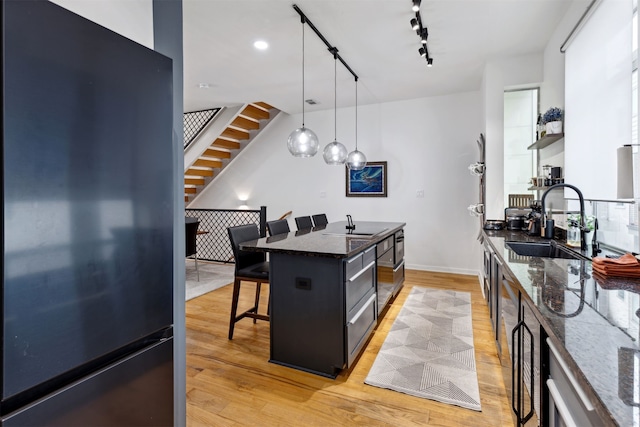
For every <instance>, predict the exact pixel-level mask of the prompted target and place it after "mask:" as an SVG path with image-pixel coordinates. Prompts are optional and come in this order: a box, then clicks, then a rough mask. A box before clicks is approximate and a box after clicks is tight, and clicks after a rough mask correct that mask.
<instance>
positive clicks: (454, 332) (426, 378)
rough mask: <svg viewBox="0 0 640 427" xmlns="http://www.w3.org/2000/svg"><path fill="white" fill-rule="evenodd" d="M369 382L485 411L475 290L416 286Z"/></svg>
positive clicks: (373, 367) (374, 366)
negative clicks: (474, 324)
mask: <svg viewBox="0 0 640 427" xmlns="http://www.w3.org/2000/svg"><path fill="white" fill-rule="evenodd" d="M365 383H366V384H369V385H373V386H376V387H382V388H387V389H390V390H395V391H400V392H402V393H406V394H410V395H413V396H418V397H424V398H427V399H433V400H437V401H438V402H444V403H450V404H454V405H458V406H461V407H463V408H469V409H473V410H475V411H480V410H481V408H480V392H479V390H478V377H477V375H476V361H475V355H474V349H473V327H472V325H471V294H469V293H468V292H457V291H445V290H439V289H429V288H423V287H419V286H414V287H413V289H411V293H410V294H409V297H408V298H407V301H406V302H405V303H404V305H403V306H402V309H401V310H400V313H399V314H398V317H397V318H396V320H395V321H394V323H393V326H392V327H391V330H390V331H389V334H388V335H387V337H386V338H385V341H384V343H383V344H382V347H381V349H380V352H379V353H378V355H377V357H376V360H375V361H374V363H373V366H372V367H371V370H370V371H369V375H368V376H367V378H366V379H365Z"/></svg>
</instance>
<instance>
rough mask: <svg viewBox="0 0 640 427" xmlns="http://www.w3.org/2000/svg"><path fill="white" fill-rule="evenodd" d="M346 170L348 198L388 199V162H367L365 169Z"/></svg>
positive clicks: (346, 168)
mask: <svg viewBox="0 0 640 427" xmlns="http://www.w3.org/2000/svg"><path fill="white" fill-rule="evenodd" d="M345 170H346V190H345V191H346V196H347V197H387V162H367V166H365V167H364V169H362V170H359V171H356V170H350V169H349V168H348V167H346V166H345Z"/></svg>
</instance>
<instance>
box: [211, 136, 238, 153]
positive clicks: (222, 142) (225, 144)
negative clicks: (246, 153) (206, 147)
mask: <svg viewBox="0 0 640 427" xmlns="http://www.w3.org/2000/svg"><path fill="white" fill-rule="evenodd" d="M211 146H212V147H220V148H228V149H230V150H237V149H239V148H240V143H239V142H235V141H229V140H228V139H222V138H216V140H215V141H213V144H211Z"/></svg>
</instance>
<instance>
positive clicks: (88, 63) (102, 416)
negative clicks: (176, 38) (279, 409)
mask: <svg viewBox="0 0 640 427" xmlns="http://www.w3.org/2000/svg"><path fill="white" fill-rule="evenodd" d="M2 46H3V48H2V99H3V106H2V121H3V123H2V129H3V135H2V160H1V165H2V203H3V209H2V244H3V248H2V249H3V257H2V274H3V281H2V293H1V294H0V295H1V297H2V305H1V307H2V320H3V323H2V330H1V334H2V340H1V342H0V345H1V346H2V351H1V353H0V357H1V364H2V370H1V371H0V384H1V393H2V395H1V399H0V418H1V424H2V425H3V426H28V425H33V426H35V425H38V426H40V425H48V426H100V425H104V426H107V425H108V426H116V425H117V426H125V425H126V426H128V425H147V426H160V425H172V424H173V302H172V298H173V297H172V294H173V282H172V281H173V262H172V259H173V225H172V224H173V220H172V215H173V213H172V212H173V196H172V174H173V170H172V169H173V166H172V164H173V162H172V108H173V107H172V69H171V66H172V63H171V60H170V59H169V58H167V57H165V56H163V55H160V54H158V53H157V52H154V51H153V50H151V49H148V48H146V47H144V46H141V45H139V44H137V43H135V42H133V41H131V40H129V39H127V38H125V37H122V36H120V35H118V34H116V33H114V32H112V31H110V30H108V29H106V28H103V27H101V26H99V25H97V24H95V23H93V22H91V21H89V20H86V19H84V18H82V17H80V16H78V15H75V14H73V13H71V12H69V11H67V10H66V9H64V8H61V7H59V6H57V5H55V4H53V3H50V2H48V1H17V0H13V1H11V0H10V1H3V2H2Z"/></svg>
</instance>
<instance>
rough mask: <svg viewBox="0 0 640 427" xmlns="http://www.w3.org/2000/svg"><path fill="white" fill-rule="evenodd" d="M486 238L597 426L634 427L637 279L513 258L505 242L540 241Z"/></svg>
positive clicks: (572, 263)
mask: <svg viewBox="0 0 640 427" xmlns="http://www.w3.org/2000/svg"><path fill="white" fill-rule="evenodd" d="M484 236H485V237H486V238H487V240H488V242H489V244H490V245H491V246H492V247H493V249H494V250H495V251H496V253H497V254H498V256H500V258H502V260H503V261H504V266H505V273H506V274H507V275H509V276H511V278H513V279H515V281H514V282H515V284H516V286H519V287H520V290H521V291H523V298H527V300H528V302H529V305H530V306H532V308H534V310H533V311H534V314H535V315H536V317H537V318H538V320H539V321H540V323H541V324H542V326H543V327H544V329H545V330H546V332H547V334H548V335H549V337H550V338H551V340H552V342H554V343H555V344H556V347H558V349H559V351H560V352H561V353H562V356H563V359H564V360H565V362H567V365H568V366H569V369H571V370H572V372H573V374H574V376H575V377H576V379H577V380H578V382H579V383H580V384H581V385H582V387H583V389H584V391H585V393H586V394H587V395H588V396H589V397H590V400H591V401H592V402H593V403H594V406H595V410H596V411H597V412H598V414H599V415H600V417H601V418H602V419H603V421H604V422H606V423H607V424H611V425H614V424H617V425H620V426H631V425H640V397H639V396H640V385H639V384H640V368H639V366H640V346H639V344H638V343H639V340H640V326H639V320H640V319H639V318H638V314H640V311H638V309H639V308H640V280H638V279H621V278H605V277H602V276H599V275H598V274H597V273H594V272H593V271H592V268H591V261H590V260H570V259H559V258H538V257H532V256H531V257H530V256H521V255H517V254H516V253H515V252H513V251H512V250H511V249H509V248H508V247H507V246H506V245H505V242H507V241H543V240H545V239H541V238H540V237H531V236H528V235H526V234H525V233H523V232H512V231H506V230H501V231H484ZM558 243H560V242H558ZM535 309H537V312H536V310H535ZM634 365H635V367H634ZM634 395H635V398H634ZM634 399H635V401H634Z"/></svg>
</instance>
